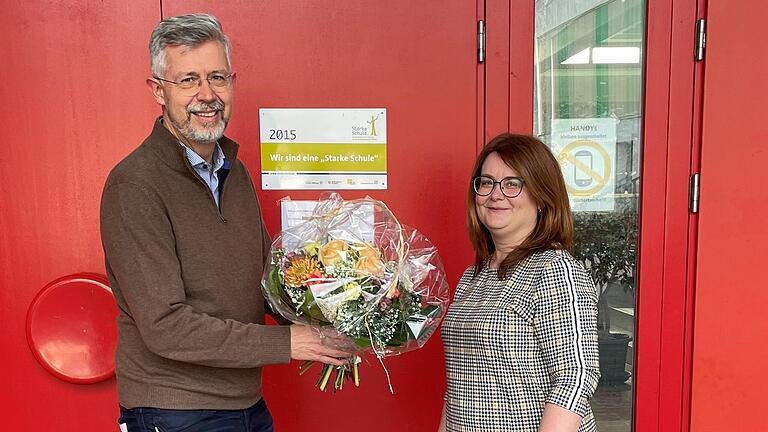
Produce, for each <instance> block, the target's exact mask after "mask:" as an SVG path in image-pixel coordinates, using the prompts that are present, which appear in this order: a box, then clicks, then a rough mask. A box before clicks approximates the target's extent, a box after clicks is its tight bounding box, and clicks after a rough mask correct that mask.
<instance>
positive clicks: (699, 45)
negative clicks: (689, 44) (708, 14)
mask: <svg viewBox="0 0 768 432" xmlns="http://www.w3.org/2000/svg"><path fill="white" fill-rule="evenodd" d="M695 45H696V46H695V48H694V51H695V52H694V58H695V59H696V61H702V60H704V49H705V48H706V47H707V22H706V21H704V20H703V19H700V20H697V21H696V44H695Z"/></svg>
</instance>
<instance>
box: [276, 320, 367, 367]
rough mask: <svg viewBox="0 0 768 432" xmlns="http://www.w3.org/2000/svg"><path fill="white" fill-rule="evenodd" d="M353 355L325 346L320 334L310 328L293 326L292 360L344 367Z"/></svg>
mask: <svg viewBox="0 0 768 432" xmlns="http://www.w3.org/2000/svg"><path fill="white" fill-rule="evenodd" d="M352 355H353V353H351V352H346V351H342V350H339V349H335V348H331V347H329V346H326V345H324V344H323V341H322V339H321V337H320V333H319V332H317V331H315V330H313V329H312V328H310V327H308V326H305V325H300V324H294V325H292V326H291V358H292V359H294V360H312V361H319V362H322V363H326V364H332V365H336V366H344V365H345V364H346V363H347V360H348V359H349V357H351V356H352Z"/></svg>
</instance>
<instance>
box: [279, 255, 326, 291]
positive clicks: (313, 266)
mask: <svg viewBox="0 0 768 432" xmlns="http://www.w3.org/2000/svg"><path fill="white" fill-rule="evenodd" d="M315 272H317V274H321V273H320V265H319V264H318V263H317V261H315V260H314V258H308V257H299V258H293V259H292V260H291V265H290V267H288V268H287V269H285V283H286V285H289V286H292V287H296V288H298V287H300V286H302V285H304V281H306V280H307V279H309V278H310V275H312V274H313V273H315Z"/></svg>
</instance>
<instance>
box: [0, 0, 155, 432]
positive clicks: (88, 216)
mask: <svg viewBox="0 0 768 432" xmlns="http://www.w3.org/2000/svg"><path fill="white" fill-rule="evenodd" d="M2 10H3V12H2V13H3V17H4V19H3V30H2V33H3V43H2V44H1V45H0V52H1V53H2V58H3V66H2V70H3V72H2V79H0V94H2V95H3V96H4V101H3V103H0V118H1V119H2V127H0V142H2V143H3V150H2V152H0V329H1V331H0V334H2V336H3V340H2V347H3V348H2V360H1V364H2V367H1V368H0V382H2V389H1V390H0V392H2V393H3V395H4V396H5V397H4V398H3V399H4V400H5V401H4V402H3V408H2V411H3V413H8V415H4V416H3V417H4V418H5V420H4V422H5V421H7V420H11V421H13V422H16V423H17V427H11V425H9V424H7V423H4V424H3V426H2V429H3V430H24V431H43V430H54V429H59V428H61V429H62V430H89V431H91V430H109V429H110V428H111V427H113V425H115V418H116V415H117V407H116V404H115V403H114V400H115V389H114V380H110V381H107V382H103V383H99V384H93V385H75V384H69V383H66V382H64V381H60V380H58V379H57V378H54V377H53V376H52V375H50V374H48V373H47V372H45V371H44V370H43V368H42V367H40V366H39V365H38V363H37V362H36V360H35V359H34V357H33V356H32V353H31V352H30V351H29V349H28V348H27V342H26V339H25V332H24V324H25V315H26V312H27V308H28V307H29V305H30V303H31V301H32V299H33V298H34V296H35V294H36V293H37V292H38V291H39V290H40V289H41V288H43V286H45V285H46V284H47V283H48V282H50V281H52V280H54V279H57V278H58V277H60V276H64V275H68V274H72V273H76V272H97V273H102V274H103V273H104V262H103V256H102V251H101V246H100V241H99V234H98V208H99V199H100V196H101V189H102V186H103V184H104V179H105V178H106V175H107V172H108V170H109V169H110V167H111V166H112V165H114V163H116V162H117V161H118V160H119V159H120V158H121V157H123V156H124V155H125V154H126V153H127V152H128V151H129V149H131V148H132V147H134V146H135V145H136V143H137V142H139V140H140V139H141V138H142V137H143V136H144V135H145V134H146V133H147V131H148V128H149V125H150V122H151V121H152V118H153V116H154V115H155V112H156V108H155V107H154V106H153V103H152V101H151V99H150V98H149V95H148V91H147V90H146V86H145V84H144V79H143V78H144V75H145V73H146V70H147V67H148V66H147V64H146V61H145V59H146V57H147V55H146V54H145V51H146V50H147V48H146V38H147V36H146V35H148V34H149V33H150V32H151V30H152V26H153V24H154V22H155V21H156V20H157V19H158V16H159V8H158V4H157V2H155V1H150V0H143V1H131V2H124V1H118V0H104V1H102V2H87V1H81V2H61V1H42V0H38V1H30V2H17V1H14V2H4V3H3V8H2ZM137 35H141V36H140V37H137ZM6 401H7V402H6ZM86 407H93V408H92V409H90V408H88V409H87V408H86ZM86 409H87V411H85V410H86Z"/></svg>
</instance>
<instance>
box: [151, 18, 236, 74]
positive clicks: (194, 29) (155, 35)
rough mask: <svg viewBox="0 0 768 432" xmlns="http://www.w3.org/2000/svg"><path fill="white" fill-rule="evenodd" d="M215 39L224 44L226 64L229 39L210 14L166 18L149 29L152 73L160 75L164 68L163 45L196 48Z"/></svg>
mask: <svg viewBox="0 0 768 432" xmlns="http://www.w3.org/2000/svg"><path fill="white" fill-rule="evenodd" d="M210 41H216V42H221V44H222V45H224V52H225V53H226V55H227V65H229V64H230V63H229V38H227V36H226V35H225V34H224V30H222V28H221V23H220V22H219V20H218V19H216V17H215V16H213V15H208V14H191V15H179V16H174V17H169V18H165V19H164V20H162V21H160V23H158V24H157V27H155V30H154V31H152V36H151V37H150V38H149V58H150V68H151V70H152V75H154V76H156V77H162V76H163V75H164V74H165V72H166V68H167V66H168V65H167V64H166V60H165V48H166V47H169V46H184V47H188V48H195V47H198V46H200V45H202V44H204V43H206V42H210Z"/></svg>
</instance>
